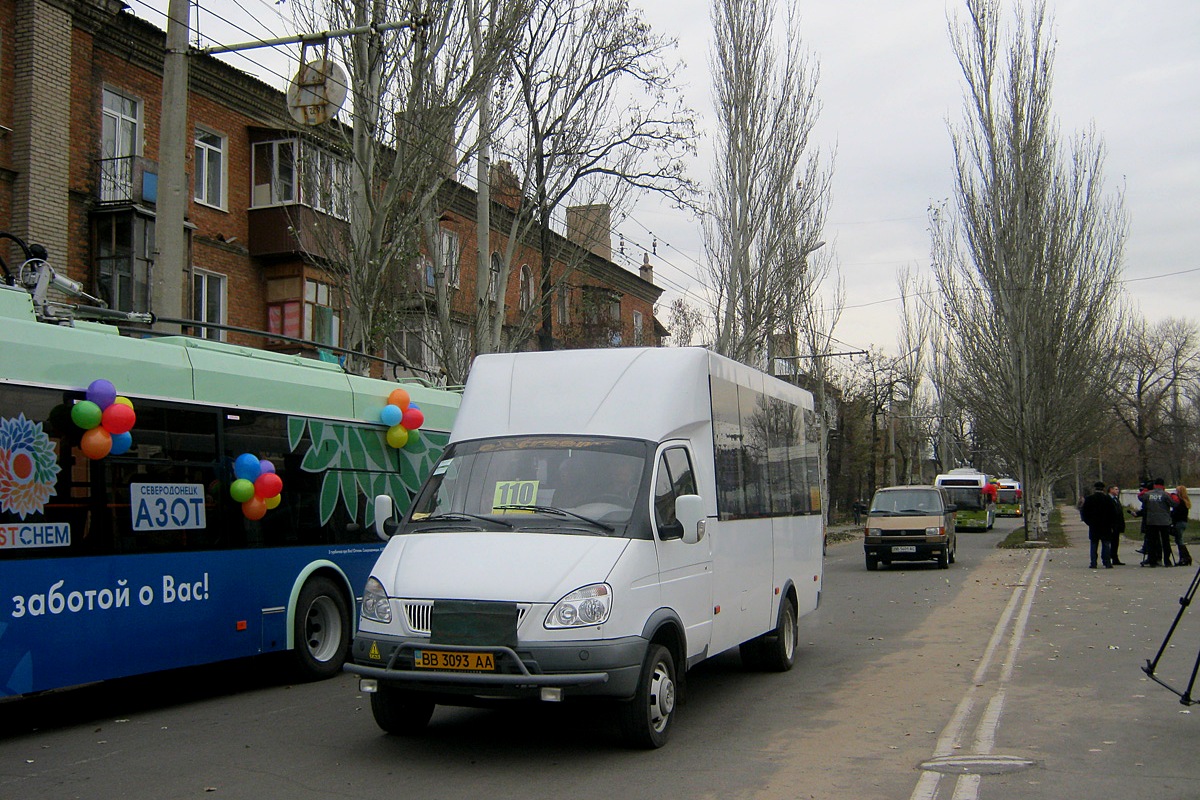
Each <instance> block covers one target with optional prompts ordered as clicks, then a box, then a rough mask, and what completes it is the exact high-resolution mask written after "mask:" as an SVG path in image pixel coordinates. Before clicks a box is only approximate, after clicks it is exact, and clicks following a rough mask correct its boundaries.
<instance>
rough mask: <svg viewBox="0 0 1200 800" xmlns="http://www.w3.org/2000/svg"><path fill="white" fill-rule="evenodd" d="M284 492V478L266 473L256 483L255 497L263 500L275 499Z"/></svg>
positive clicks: (272, 473)
mask: <svg viewBox="0 0 1200 800" xmlns="http://www.w3.org/2000/svg"><path fill="white" fill-rule="evenodd" d="M282 490H283V478H281V477H279V476H278V475H276V474H275V473H274V472H264V473H263V474H262V475H259V476H258V480H256V481H255V482H254V496H255V497H257V498H260V499H262V500H266V499H267V498H268V497H274V496H275V495H277V494H279V493H280V492H281V491H282Z"/></svg>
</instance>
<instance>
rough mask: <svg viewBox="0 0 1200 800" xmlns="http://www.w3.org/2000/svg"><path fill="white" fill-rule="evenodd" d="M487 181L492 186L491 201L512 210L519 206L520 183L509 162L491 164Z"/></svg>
mask: <svg viewBox="0 0 1200 800" xmlns="http://www.w3.org/2000/svg"><path fill="white" fill-rule="evenodd" d="M488 180H489V181H491V184H492V199H493V200H495V201H496V202H497V203H501V204H502V205H505V206H507V207H508V208H511V209H514V210H515V209H517V208H518V207H519V206H520V205H521V182H520V181H518V180H517V173H516V172H514V171H513V168H512V163H511V162H508V161H499V162H497V163H495V164H493V165H492V169H491V171H490V172H489V173H488Z"/></svg>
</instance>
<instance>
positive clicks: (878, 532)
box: [867, 528, 883, 536]
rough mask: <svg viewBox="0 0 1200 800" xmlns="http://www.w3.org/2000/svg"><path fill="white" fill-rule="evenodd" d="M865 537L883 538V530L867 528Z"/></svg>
mask: <svg viewBox="0 0 1200 800" xmlns="http://www.w3.org/2000/svg"><path fill="white" fill-rule="evenodd" d="M867 536H883V528H867Z"/></svg>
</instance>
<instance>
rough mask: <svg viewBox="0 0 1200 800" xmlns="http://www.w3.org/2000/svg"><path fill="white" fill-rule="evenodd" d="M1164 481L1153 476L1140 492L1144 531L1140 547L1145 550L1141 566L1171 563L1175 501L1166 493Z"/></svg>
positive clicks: (1168, 564) (1167, 564)
mask: <svg viewBox="0 0 1200 800" xmlns="http://www.w3.org/2000/svg"><path fill="white" fill-rule="evenodd" d="M1165 486H1166V481H1165V480H1163V479H1162V478H1155V479H1154V483H1153V485H1152V486H1151V487H1150V489H1149V490H1147V491H1146V492H1144V493H1142V495H1141V498H1142V508H1141V511H1140V516H1141V517H1142V529H1143V530H1144V531H1145V533H1146V537H1145V542H1144V543H1143V545H1142V549H1143V550H1144V551H1145V553H1144V555H1145V559H1144V560H1143V561H1142V566H1143V567H1157V566H1158V565H1159V563H1162V564H1163V565H1164V566H1170V564H1171V543H1170V536H1171V510H1172V509H1173V508H1174V507H1175V501H1174V500H1172V499H1171V495H1169V494H1167V490H1166V488H1165Z"/></svg>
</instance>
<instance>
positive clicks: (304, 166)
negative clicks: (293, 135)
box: [251, 139, 350, 219]
mask: <svg viewBox="0 0 1200 800" xmlns="http://www.w3.org/2000/svg"><path fill="white" fill-rule="evenodd" d="M251 171H252V172H253V175H254V178H253V184H254V193H253V196H252V197H251V203H252V204H253V206H252V207H254V208H261V207H264V206H275V205H285V204H288V203H302V204H304V205H306V206H311V207H312V208H313V209H315V210H317V211H320V212H322V213H324V214H328V215H329V216H331V217H337V218H338V219H349V218H350V162H349V161H347V160H346V159H344V158H341V157H340V156H337V155H334V154H333V153H330V152H329V151H327V150H323V149H321V148H320V147H316V146H315V145H312V144H307V143H302V142H299V141H297V140H295V139H281V140H277V141H272V142H258V143H256V144H255V145H254V163H253V165H252V166H251Z"/></svg>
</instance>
